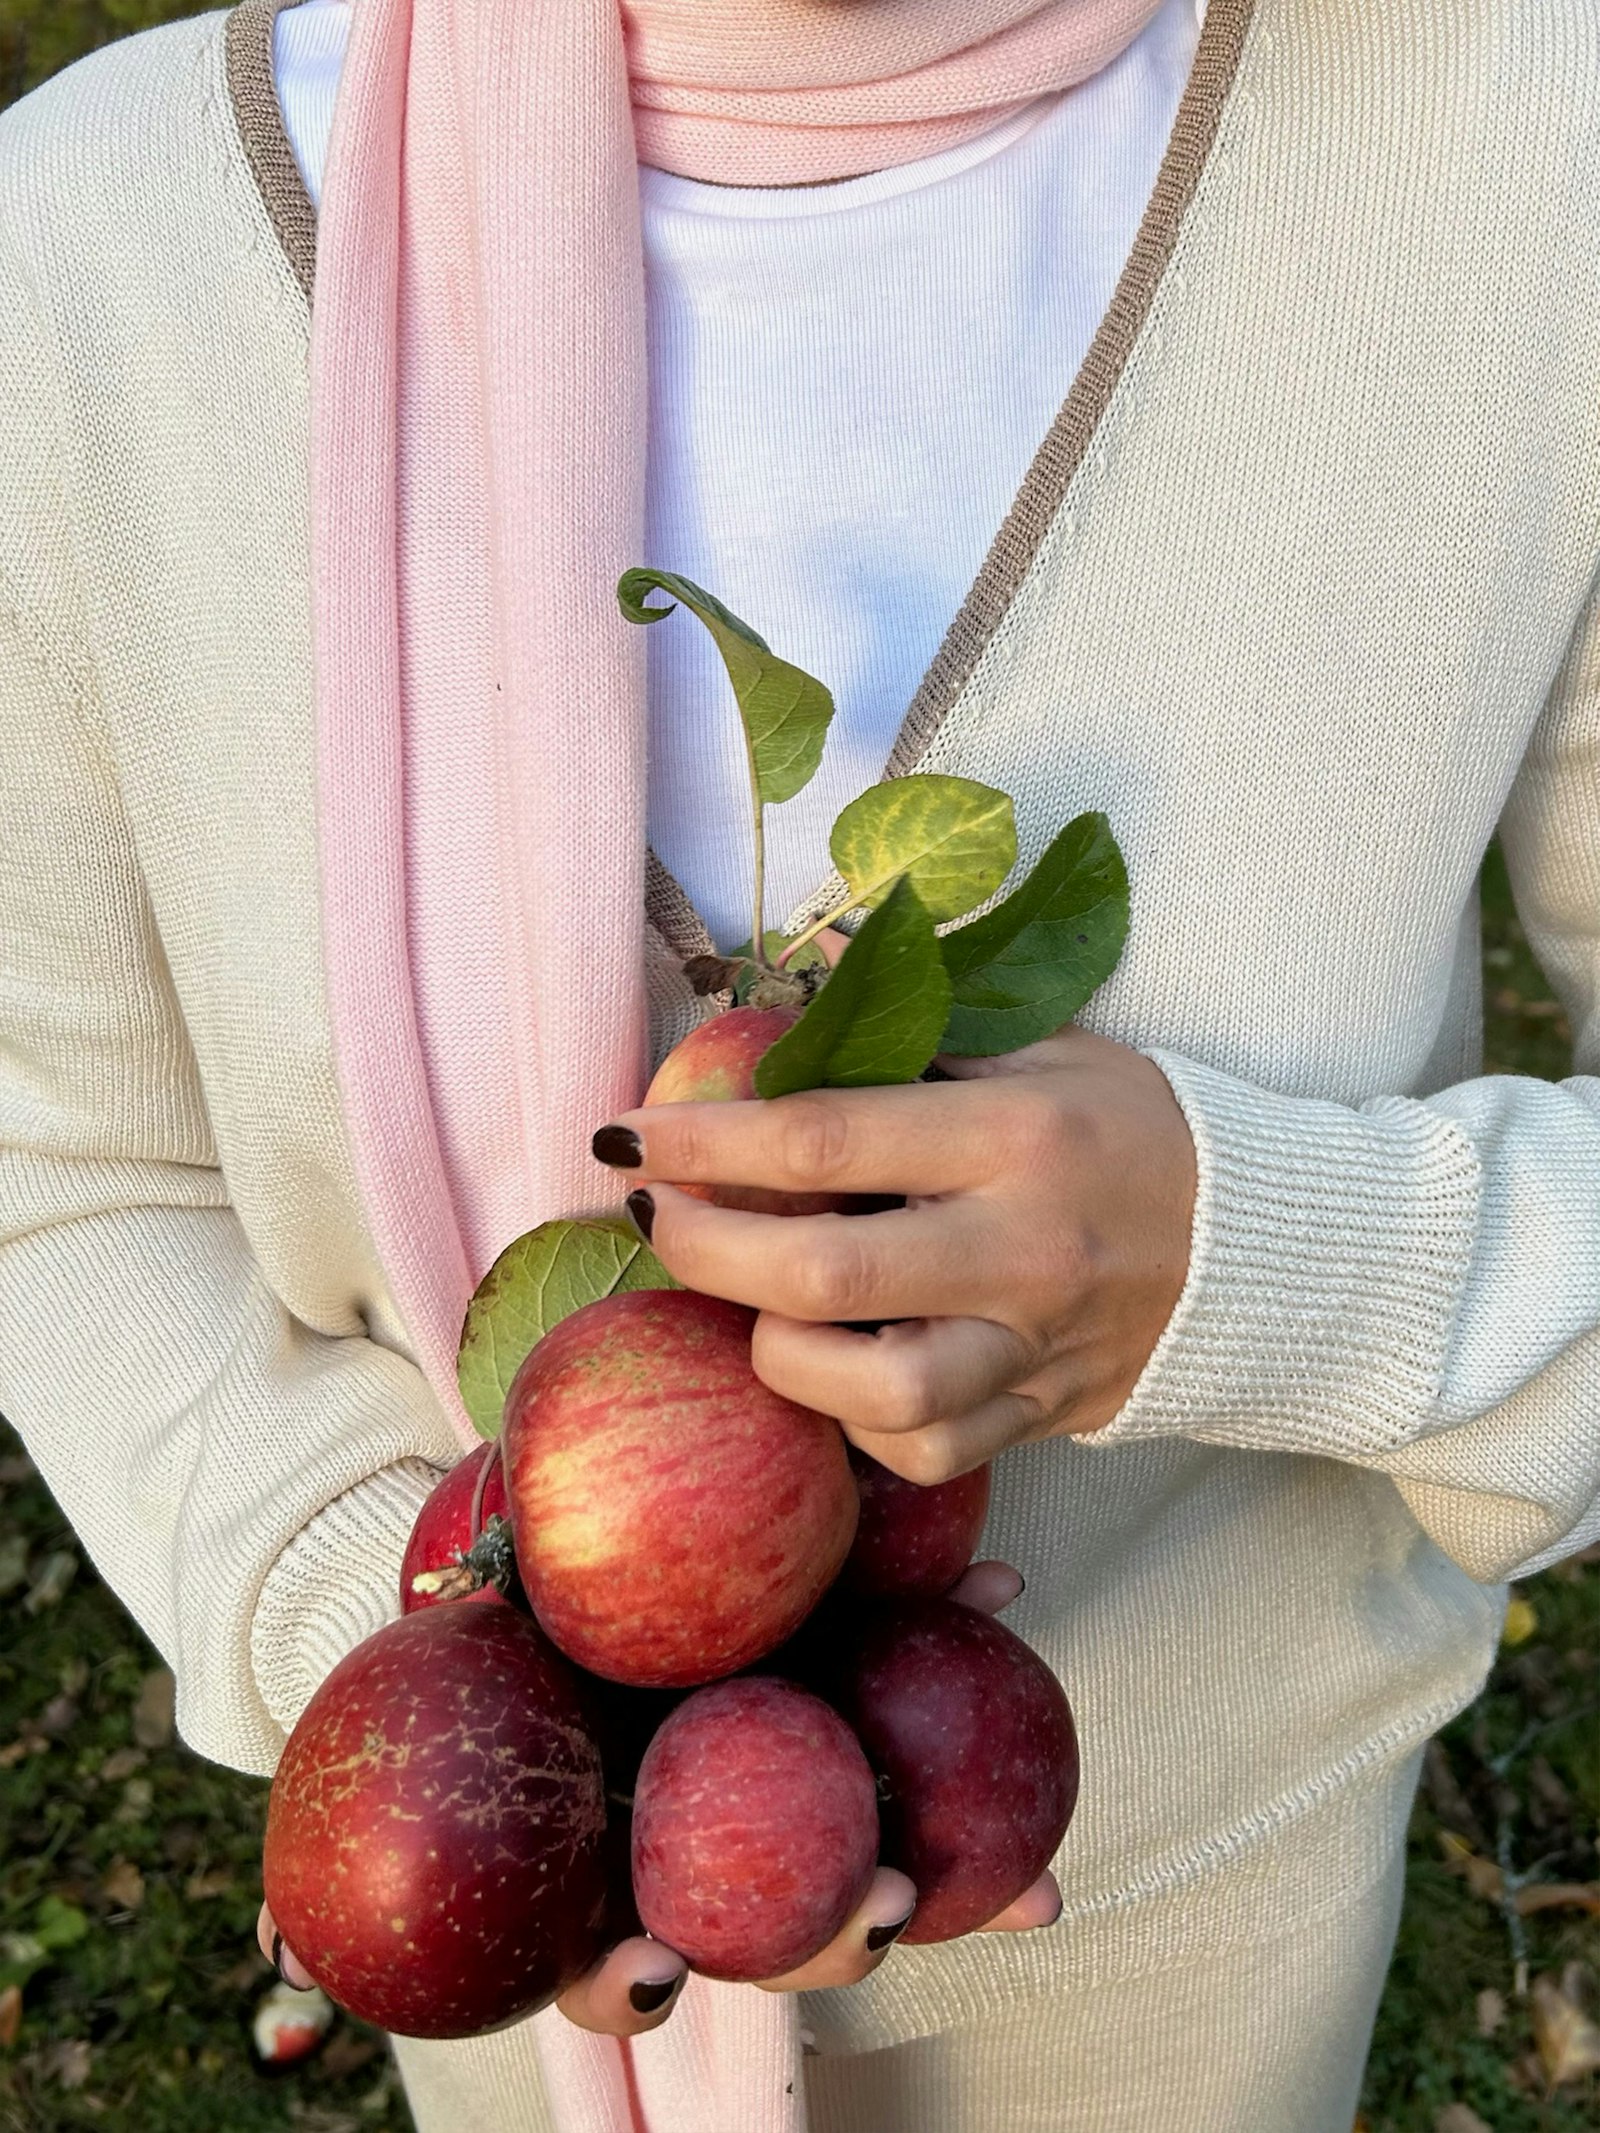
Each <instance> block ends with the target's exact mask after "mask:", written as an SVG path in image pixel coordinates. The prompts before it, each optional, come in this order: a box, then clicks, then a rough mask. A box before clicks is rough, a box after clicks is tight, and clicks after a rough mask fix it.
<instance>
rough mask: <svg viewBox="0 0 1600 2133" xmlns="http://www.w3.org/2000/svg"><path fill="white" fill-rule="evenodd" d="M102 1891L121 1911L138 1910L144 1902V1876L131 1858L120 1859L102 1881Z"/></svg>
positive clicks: (109, 1901)
mask: <svg viewBox="0 0 1600 2133" xmlns="http://www.w3.org/2000/svg"><path fill="white" fill-rule="evenodd" d="M100 1893H101V1894H102V1895H103V1896H104V1897H105V1899H106V1901H107V1902H108V1903H113V1904H115V1905H116V1907H117V1909H118V1910H119V1911H137V1910H138V1908H139V1906H140V1904H142V1903H143V1902H144V1876H143V1874H141V1873H140V1871H139V1869H138V1868H137V1867H136V1866H135V1865H134V1863H133V1861H132V1860H131V1859H119V1860H117V1862H116V1864H115V1865H114V1866H113V1867H112V1869H111V1871H110V1872H109V1873H108V1874H107V1875H106V1877H105V1879H104V1880H103V1881H102V1882H101V1884H100Z"/></svg>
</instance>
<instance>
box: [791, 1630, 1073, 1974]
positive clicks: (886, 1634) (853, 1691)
mask: <svg viewBox="0 0 1600 2133" xmlns="http://www.w3.org/2000/svg"><path fill="white" fill-rule="evenodd" d="M829 1673H830V1678H829V1680H828V1683H827V1687H828V1692H829V1695H830V1698H831V1699H832V1700H834V1701H835V1702H836V1703H837V1705H838V1708H839V1710H840V1711H841V1712H842V1713H843V1715H844V1716H845V1718H846V1719H848V1720H849V1722H850V1724H851V1725H852V1726H853V1727H854V1728H855V1731H856V1733H857V1735H858V1736H859V1738H860V1741H861V1744H862V1746H863V1747H864V1748H865V1749H866V1751H867V1760H868V1761H869V1762H870V1763H871V1765H872V1768H873V1771H874V1772H875V1774H876V1776H877V1779H878V1810H879V1814H880V1816H881V1817H882V1821H883V1863H884V1864H885V1866H897V1867H899V1868H900V1869H901V1871H902V1872H904V1873H907V1874H909V1875H910V1876H911V1879H912V1880H913V1881H914V1882H915V1883H916V1884H917V1909H916V1914H915V1916H914V1917H913V1918H912V1921H911V1924H910V1926H909V1927H908V1929H907V1930H906V1932H905V1934H904V1935H903V1936H902V1937H903V1938H904V1939H905V1940H906V1941H908V1942H911V1943H913V1944H918V1943H920V1944H926V1943H928V1942H930V1941H942V1940H954V1939H956V1938H957V1937H958V1935H960V1934H963V1933H971V1932H973V1931H975V1930H976V1928H977V1927H979V1926H983V1925H987V1924H988V1922H989V1920H990V1919H991V1918H994V1917H996V1916H998V1914H999V1913H1000V1912H1001V1911H1003V1910H1004V1909H1005V1908H1006V1906H1007V1904H1009V1903H1014V1902H1015V1901H1016V1899H1017V1897H1019V1896H1020V1895H1021V1894H1022V1892H1023V1890H1024V1889H1027V1888H1031V1887H1032V1885H1033V1883H1034V1882H1035V1881H1037V1880H1038V1878H1039V1876H1040V1875H1041V1874H1042V1873H1043V1872H1044V1870H1045V1868H1046V1867H1047V1866H1048V1865H1049V1864H1050V1861H1051V1859H1052V1858H1053V1857H1054V1855H1055V1852H1056V1849H1057V1847H1058V1846H1059V1844H1060V1843H1061V1840H1062V1838H1063V1837H1064V1836H1065V1835H1066V1833H1067V1824H1068V1823H1069V1822H1070V1821H1071V1819H1072V1810H1073V1807H1074V1806H1075V1804H1076V1802H1077V1797H1078V1743H1077V1736H1076V1734H1075V1732H1074V1730H1073V1724H1072V1710H1071V1707H1070V1705H1069V1704H1068V1702H1067V1699H1066V1697H1065V1695H1064V1694H1063V1693H1062V1690H1061V1685H1060V1683H1059V1682H1058V1681H1057V1680H1056V1678H1055V1676H1054V1674H1052V1673H1051V1671H1050V1669H1049V1668H1048V1667H1047V1666H1046V1665H1045V1663H1044V1661H1043V1660H1042V1659H1041V1658H1040V1657H1039V1656H1038V1654H1037V1653H1036V1652H1034V1651H1031V1650H1030V1649H1029V1647H1028V1646H1027V1645H1026V1644H1024V1643H1023V1641H1022V1639H1021V1638H1020V1637H1018V1636H1015V1635H1013V1633H1012V1632H1011V1631H1010V1630H1009V1629H1007V1628H1006V1627H1005V1625H1004V1623H1001V1622H997V1621H995V1620H994V1618H993V1617H992V1616H991V1615H985V1614H980V1613H978V1611H977V1610H976V1609H975V1608H971V1607H963V1606H961V1605H960V1604H959V1602H957V1601H954V1600H891V1601H885V1602H882V1603H880V1604H879V1605H878V1606H877V1607H875V1608H873V1609H872V1610H871V1611H870V1613H869V1614H868V1615H867V1617H866V1619H865V1621H864V1622H863V1623H862V1624H861V1626H860V1627H859V1629H858V1631H857V1633H856V1635H855V1637H854V1638H853V1640H851V1641H850V1642H849V1643H848V1644H847V1645H846V1646H845V1647H844V1648H843V1649H842V1650H841V1649H840V1648H838V1647H837V1646H836V1647H835V1651H834V1654H833V1657H832V1664H831V1666H830V1670H829Z"/></svg>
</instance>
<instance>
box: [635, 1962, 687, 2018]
mask: <svg viewBox="0 0 1600 2133" xmlns="http://www.w3.org/2000/svg"><path fill="white" fill-rule="evenodd" d="M687 1975H688V1972H687V1971H685V1970H680V1971H679V1972H678V1974H677V1976H676V1977H669V1978H668V1979H666V1981H665V1982H664V1983H662V1984H657V1983H655V1982H654V1981H652V1980H650V1979H646V1978H641V1979H640V1980H639V1982H638V1984H637V1985H634V1986H631V1987H630V1988H629V1991H628V2002H629V2005H630V2006H631V2007H632V2009H633V2011H634V2013H635V2014H659V2013H660V2012H661V2010H662V2008H663V2007H665V2006H666V2004H667V2002H668V2000H670V1999H671V1998H672V1995H673V1994H674V1993H675V1992H676V1991H677V1990H678V1987H679V1986H680V1985H681V1984H682V1983H683V1981H684V1979H685V1977H687Z"/></svg>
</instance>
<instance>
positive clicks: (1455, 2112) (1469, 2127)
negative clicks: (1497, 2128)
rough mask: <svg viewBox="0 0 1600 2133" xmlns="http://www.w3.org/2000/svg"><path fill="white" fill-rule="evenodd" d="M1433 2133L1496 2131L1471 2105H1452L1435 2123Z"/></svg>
mask: <svg viewBox="0 0 1600 2133" xmlns="http://www.w3.org/2000/svg"><path fill="white" fill-rule="evenodd" d="M1433 2133H1494V2129H1493V2127H1492V2126H1486V2125H1485V2124H1484V2122H1483V2120H1482V2119H1481V2118H1480V2117H1479V2116H1478V2114H1477V2112H1476V2111H1474V2110H1473V2109H1472V2108H1471V2106H1470V2105H1468V2104H1464V2103H1450V2104H1446V2106H1445V2108H1444V2109H1443V2110H1442V2111H1441V2112H1440V2113H1439V2115H1438V2117H1437V2118H1436V2119H1435V2120H1434V2121H1433Z"/></svg>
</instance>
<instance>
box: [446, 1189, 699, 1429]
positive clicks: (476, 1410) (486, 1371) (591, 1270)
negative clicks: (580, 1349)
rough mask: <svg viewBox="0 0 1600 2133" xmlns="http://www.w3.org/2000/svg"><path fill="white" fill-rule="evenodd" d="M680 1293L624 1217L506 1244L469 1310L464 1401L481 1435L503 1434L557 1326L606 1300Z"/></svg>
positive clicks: (554, 1225) (543, 1229) (554, 1227)
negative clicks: (525, 1369)
mask: <svg viewBox="0 0 1600 2133" xmlns="http://www.w3.org/2000/svg"><path fill="white" fill-rule="evenodd" d="M677 1287H678V1283H677V1282H675V1281H674V1280H673V1278H672V1276H671V1275H670V1274H669V1273H668V1272H667V1270H666V1268H665V1267H664V1266H663V1265H662V1264H661V1261H660V1260H659V1259H658V1258H657V1257H656V1255H655V1253H654V1252H652V1251H651V1250H650V1249H649V1247H648V1246H647V1245H646V1244H645V1243H644V1242H643V1241H642V1240H641V1238H640V1237H639V1235H638V1232H637V1231H636V1230H635V1229H634V1228H633V1226H632V1224H631V1223H628V1222H624V1221H621V1220H620V1219H613V1220H597V1221H583V1222H543V1223H541V1224H540V1225H539V1227H538V1228H537V1229H535V1230H530V1231H529V1232H528V1234H527V1235H526V1236H525V1237H519V1238H518V1239H517V1241H516V1243H515V1244H509V1245H507V1246H506V1249H505V1250H504V1251H503V1252H502V1253H501V1254H500V1256H499V1258H498V1259H497V1260H496V1261H495V1263H494V1265H493V1266H492V1267H490V1269H489V1271H488V1273H487V1274H485V1275H484V1277H483V1280H482V1281H481V1282H480V1283H479V1285H478V1292H477V1294H476V1295H475V1296H474V1297H473V1299H472V1301H471V1303H470V1304H469V1305H468V1306H467V1319H466V1324H465V1326H464V1327H463V1329H462V1334H461V1356H460V1362H459V1365H458V1372H459V1381H460V1385H461V1398H462V1400H463V1402H464V1403H465V1406H466V1410H467V1413H468V1414H469V1415H470V1416H471V1417H472V1420H473V1423H474V1425H475V1427H476V1428H477V1430H478V1431H479V1433H480V1434H481V1435H482V1436H485V1437H498V1436H499V1434H500V1419H501V1411H502V1409H503V1408H504V1406H505V1404H506V1394H507V1393H508V1392H509V1391H510V1390H511V1380H512V1379H513V1378H514V1377H515V1376H516V1374H517V1372H518V1371H519V1370H520V1369H521V1368H522V1365H523V1363H524V1362H525V1361H526V1359H527V1357H528V1354H529V1353H530V1351H531V1350H532V1348H533V1347H534V1345H535V1343H536V1342H538V1341H541V1340H543V1339H544V1336H545V1335H546V1334H547V1333H548V1332H549V1331H550V1329H551V1327H552V1326H558V1325H559V1324H560V1323H561V1321H562V1319H564V1318H570V1317H571V1316H572V1314H573V1312H574V1311H581V1310H582V1309H583V1307H584V1305H585V1304H592V1303H598V1302H599V1301H600V1299H601V1297H603V1296H616V1295H619V1294H621V1293H622V1291H624V1290H626V1289H675V1288H677Z"/></svg>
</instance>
